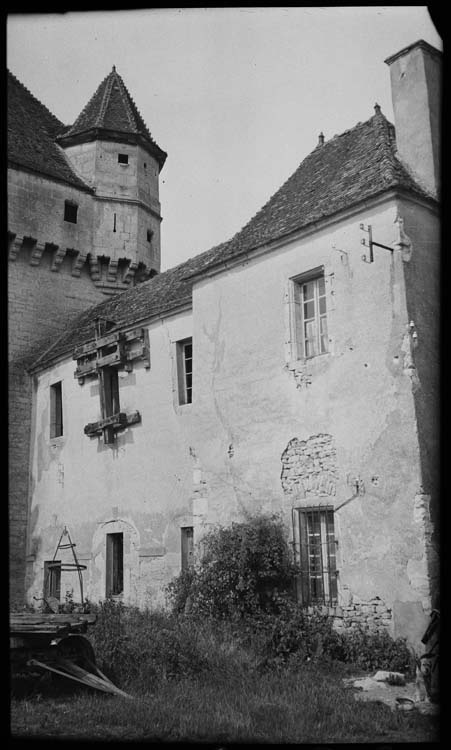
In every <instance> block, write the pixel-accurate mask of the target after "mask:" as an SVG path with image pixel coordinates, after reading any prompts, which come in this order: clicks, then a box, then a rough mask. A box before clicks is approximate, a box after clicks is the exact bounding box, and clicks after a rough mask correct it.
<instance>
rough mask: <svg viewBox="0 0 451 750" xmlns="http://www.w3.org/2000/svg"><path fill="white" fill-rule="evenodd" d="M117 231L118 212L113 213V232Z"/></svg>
mask: <svg viewBox="0 0 451 750" xmlns="http://www.w3.org/2000/svg"><path fill="white" fill-rule="evenodd" d="M115 231H116V214H113V232H115Z"/></svg>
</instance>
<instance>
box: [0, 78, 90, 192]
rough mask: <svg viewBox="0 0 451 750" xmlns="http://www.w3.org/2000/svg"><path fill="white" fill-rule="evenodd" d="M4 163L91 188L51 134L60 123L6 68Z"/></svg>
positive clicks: (56, 131) (55, 131) (76, 185)
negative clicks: (6, 98) (6, 123)
mask: <svg viewBox="0 0 451 750" xmlns="http://www.w3.org/2000/svg"><path fill="white" fill-rule="evenodd" d="M7 96H8V163H9V164H10V166H12V167H18V168H19V169H20V168H24V169H29V170H32V171H33V172H39V173H40V174H42V175H45V176H47V177H50V178H53V179H57V180H62V181H63V182H66V183H69V184H70V185H74V186H75V187H77V188H80V189H82V190H91V188H89V187H88V185H86V183H84V182H83V180H81V179H80V177H78V175H76V174H75V172H74V171H73V169H72V167H71V165H70V163H69V161H68V159H67V157H66V155H65V153H64V151H63V150H62V148H60V146H58V145H57V144H56V143H55V137H56V136H57V135H58V133H60V132H62V130H64V125H63V123H62V122H60V121H59V120H58V118H57V117H55V115H53V114H52V113H51V112H50V111H49V110H48V109H47V107H45V106H44V105H43V104H41V102H40V101H38V100H37V99H36V98H35V97H34V96H33V95H32V94H31V93H30V92H29V91H28V89H27V88H25V86H24V85H23V84H22V83H20V81H18V80H17V78H16V77H15V76H14V75H13V74H12V73H11V72H10V71H8V90H7Z"/></svg>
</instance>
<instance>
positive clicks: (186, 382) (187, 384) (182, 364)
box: [177, 339, 193, 404]
mask: <svg viewBox="0 0 451 750" xmlns="http://www.w3.org/2000/svg"><path fill="white" fill-rule="evenodd" d="M177 379H178V391H179V404H191V402H192V400H193V340H192V339H184V340H183V341H177Z"/></svg>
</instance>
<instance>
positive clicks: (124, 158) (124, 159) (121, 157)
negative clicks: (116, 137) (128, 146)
mask: <svg viewBox="0 0 451 750" xmlns="http://www.w3.org/2000/svg"><path fill="white" fill-rule="evenodd" d="M117 160H118V162H119V164H128V154H118V155H117Z"/></svg>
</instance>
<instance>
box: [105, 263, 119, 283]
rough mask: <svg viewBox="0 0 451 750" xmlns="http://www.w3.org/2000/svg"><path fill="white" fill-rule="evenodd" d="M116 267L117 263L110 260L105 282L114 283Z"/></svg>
mask: <svg viewBox="0 0 451 750" xmlns="http://www.w3.org/2000/svg"><path fill="white" fill-rule="evenodd" d="M117 266H118V261H117V260H112V259H111V258H110V262H109V263H108V275H107V281H110V282H115V281H116V279H117Z"/></svg>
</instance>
